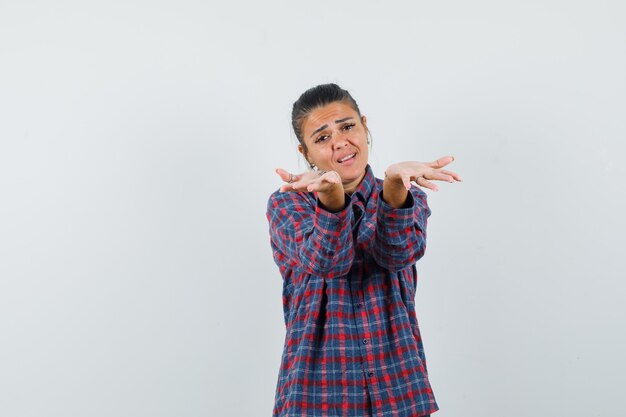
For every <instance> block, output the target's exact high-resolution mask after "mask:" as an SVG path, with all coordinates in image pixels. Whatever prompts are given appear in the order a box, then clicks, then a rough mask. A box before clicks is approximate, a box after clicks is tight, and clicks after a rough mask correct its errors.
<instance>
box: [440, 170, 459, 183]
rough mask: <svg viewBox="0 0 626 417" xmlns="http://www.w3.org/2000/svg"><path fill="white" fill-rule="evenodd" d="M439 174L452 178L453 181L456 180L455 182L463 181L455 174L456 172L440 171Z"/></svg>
mask: <svg viewBox="0 0 626 417" xmlns="http://www.w3.org/2000/svg"><path fill="white" fill-rule="evenodd" d="M439 172H443V173H444V174H446V175H449V176H451V177H452V178H454V179H455V180H457V181H463V180H462V179H461V176H460V175H459V174H457V173H456V172H452V171H447V170H445V169H442V170H440V171H439Z"/></svg>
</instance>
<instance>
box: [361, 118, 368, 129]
mask: <svg viewBox="0 0 626 417" xmlns="http://www.w3.org/2000/svg"><path fill="white" fill-rule="evenodd" d="M361 123H363V126H365V127H367V117H365V116H361Z"/></svg>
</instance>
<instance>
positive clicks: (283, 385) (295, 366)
mask: <svg viewBox="0 0 626 417" xmlns="http://www.w3.org/2000/svg"><path fill="white" fill-rule="evenodd" d="M292 124H293V129H294V132H295V134H296V136H297V138H298V141H299V142H300V144H299V145H298V150H299V151H300V153H302V155H303V156H304V158H305V159H306V160H307V161H308V163H309V165H310V167H311V168H312V170H311V171H308V172H305V173H302V174H298V175H293V174H290V173H289V172H287V171H285V170H282V169H277V170H276V172H277V173H278V175H279V176H280V177H281V179H282V180H283V181H285V184H284V185H282V186H281V187H280V189H279V190H277V191H275V192H274V193H273V194H272V195H271V196H270V198H269V201H268V206H267V218H268V221H269V227H270V237H271V245H272V250H273V255H274V260H275V261H276V264H277V265H278V267H279V270H280V273H281V275H282V277H283V309H284V318H285V326H286V338H285V345H284V351H283V355H282V361H281V367H280V371H279V376H278V384H277V387H276V398H275V404H274V411H273V415H274V416H284V417H303V416H325V417H327V416H328V417H339V416H342V417H343V416H358V417H363V416H381V417H383V416H385V417H386V416H389V417H391V416H393V417H409V416H411V417H414V416H428V415H430V413H432V412H435V411H437V410H438V406H437V403H436V401H435V397H434V395H433V392H432V389H431V387H430V383H429V381H428V373H427V369H426V358H425V356H424V349H423V344H422V340H421V337H420V331H419V327H418V323H417V317H416V314H415V305H414V299H415V290H416V286H417V271H416V268H415V262H416V261H417V260H418V259H420V258H421V257H422V255H423V254H424V250H425V240H426V221H427V217H428V216H429V215H430V210H429V208H428V205H427V203H426V194H425V193H424V192H423V191H422V190H421V189H420V188H418V187H412V186H411V182H412V181H414V182H416V183H417V184H418V185H421V186H422V187H425V188H430V189H432V190H435V191H436V190H437V186H436V185H435V184H434V183H432V182H431V181H430V180H440V181H448V182H455V181H460V180H461V179H460V177H459V176H458V175H457V174H456V173H454V172H451V171H446V170H444V169H442V168H443V167H444V166H446V165H448V164H449V163H450V162H452V161H453V160H454V158H453V157H444V158H440V159H439V160H437V161H435V162H431V163H421V162H414V161H410V162H401V163H398V164H394V165H391V166H390V167H389V168H387V170H386V172H385V179H384V180H381V179H378V178H376V177H374V174H373V172H372V169H371V167H370V165H369V164H368V145H369V144H370V141H369V139H368V133H369V132H368V129H367V119H366V117H365V116H362V115H361V113H360V110H359V108H358V106H357V104H356V101H355V100H354V99H353V98H352V96H350V94H349V93H348V92H347V91H346V90H343V89H341V88H340V87H339V86H337V85H335V84H325V85H319V86H317V87H314V88H311V89H309V90H307V91H306V92H305V93H304V94H302V96H300V98H299V99H298V101H296V102H295V103H294V105H293V112H292Z"/></svg>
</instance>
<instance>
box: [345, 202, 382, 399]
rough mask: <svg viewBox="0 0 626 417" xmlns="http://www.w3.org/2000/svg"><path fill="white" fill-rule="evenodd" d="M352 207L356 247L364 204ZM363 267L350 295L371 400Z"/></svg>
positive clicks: (355, 274) (365, 385)
mask: <svg viewBox="0 0 626 417" xmlns="http://www.w3.org/2000/svg"><path fill="white" fill-rule="evenodd" d="M355 200H356V201H353V203H352V207H353V212H354V224H353V225H352V233H353V237H354V242H355V247H356V246H358V245H357V244H356V241H357V236H358V229H359V224H360V223H361V220H362V219H363V217H364V216H365V209H364V205H363V203H362V202H361V201H360V200H358V199H355ZM363 284H364V283H363V265H362V263H359V267H358V268H356V270H353V275H352V279H351V280H350V294H351V298H352V306H353V311H354V317H355V325H356V328H357V332H358V335H356V336H357V337H358V339H357V340H358V344H359V353H360V355H361V361H360V362H361V365H362V371H363V390H364V394H365V395H366V396H369V397H370V398H371V393H370V390H371V387H372V379H373V378H374V377H375V376H376V374H375V372H374V363H373V362H374V361H373V358H374V354H373V351H372V344H371V336H370V331H369V323H368V319H367V304H366V303H365V294H364V291H363V287H364V285H363Z"/></svg>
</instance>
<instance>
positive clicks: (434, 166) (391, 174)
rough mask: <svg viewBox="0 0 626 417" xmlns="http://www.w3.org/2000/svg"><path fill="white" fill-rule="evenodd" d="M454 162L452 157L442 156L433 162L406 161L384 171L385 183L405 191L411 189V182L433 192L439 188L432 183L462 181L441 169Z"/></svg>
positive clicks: (455, 174) (453, 174) (453, 173)
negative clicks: (397, 186) (402, 188)
mask: <svg viewBox="0 0 626 417" xmlns="http://www.w3.org/2000/svg"><path fill="white" fill-rule="evenodd" d="M452 161H454V157H453V156H444V157H442V158H439V159H437V160H436V161H433V162H418V161H406V162H399V163H397V164H393V165H391V166H390V167H389V168H387V170H386V171H385V181H389V182H390V183H392V184H395V185H403V186H404V187H405V188H406V189H407V190H409V189H411V181H415V182H416V183H417V185H421V186H422V187H426V188H430V189H431V190H433V191H437V190H439V187H437V185H435V184H434V183H432V182H430V181H429V180H432V181H447V182H457V181H462V180H461V177H460V176H459V174H457V173H455V172H452V171H447V170H445V169H443V167H445V166H446V165H448V164H449V163H451V162H452Z"/></svg>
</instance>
